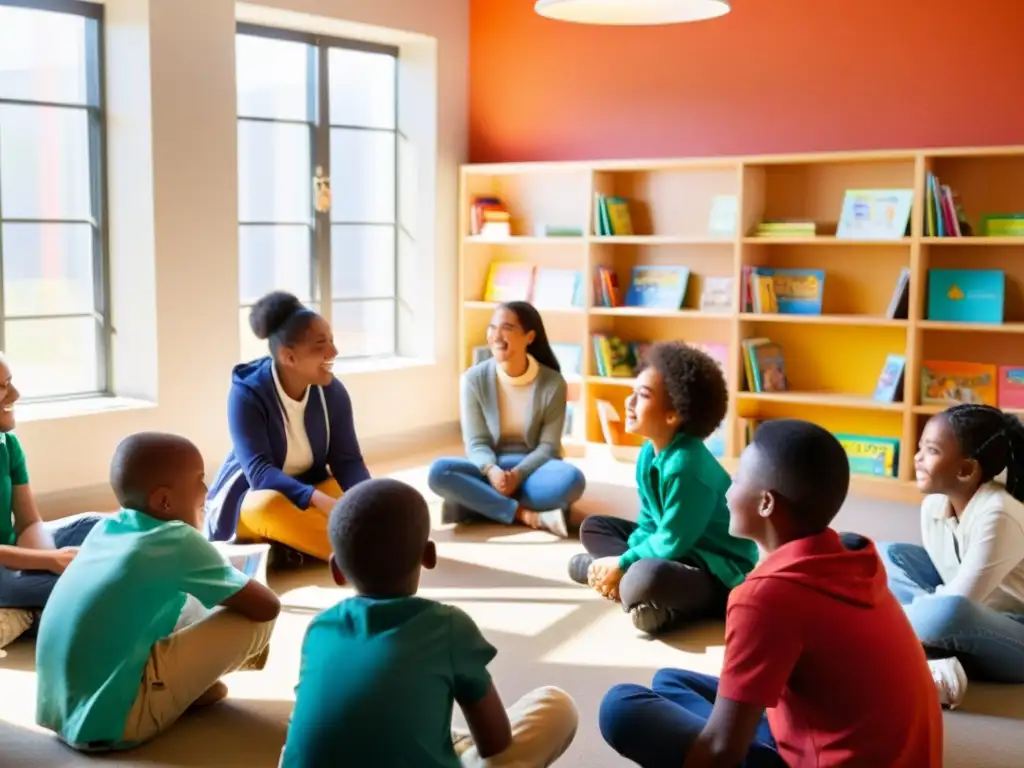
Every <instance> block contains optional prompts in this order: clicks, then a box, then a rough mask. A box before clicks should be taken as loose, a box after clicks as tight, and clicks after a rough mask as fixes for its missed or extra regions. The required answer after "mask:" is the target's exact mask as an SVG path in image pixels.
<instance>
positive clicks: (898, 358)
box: [873, 355, 907, 403]
mask: <svg viewBox="0 0 1024 768" xmlns="http://www.w3.org/2000/svg"><path fill="white" fill-rule="evenodd" d="M906 367H907V358H906V357H905V356H904V355H889V356H888V357H886V358H885V365H884V366H882V372H881V374H879V376H878V383H876V384H875V393H874V396H873V398H874V399H875V400H877V401H878V402H880V403H895V402H898V401H900V400H902V399H903V373H904V370H905V369H906Z"/></svg>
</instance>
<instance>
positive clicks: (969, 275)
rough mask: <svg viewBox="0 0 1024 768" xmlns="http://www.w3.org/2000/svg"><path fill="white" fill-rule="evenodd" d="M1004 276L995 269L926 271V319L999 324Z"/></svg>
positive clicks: (1001, 316)
mask: <svg viewBox="0 0 1024 768" xmlns="http://www.w3.org/2000/svg"><path fill="white" fill-rule="evenodd" d="M1005 291H1006V275H1005V274H1004V273H1003V271H1002V270H998V269H929V270H928V319H929V320H945V321H949V322H961V323H1001V322H1003V298H1004V295H1005Z"/></svg>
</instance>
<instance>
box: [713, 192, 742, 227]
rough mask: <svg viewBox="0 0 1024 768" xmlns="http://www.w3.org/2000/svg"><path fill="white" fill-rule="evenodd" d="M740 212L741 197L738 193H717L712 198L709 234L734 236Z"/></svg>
mask: <svg viewBox="0 0 1024 768" xmlns="http://www.w3.org/2000/svg"><path fill="white" fill-rule="evenodd" d="M738 214H739V198H738V197H737V196H736V195H715V196H714V197H713V198H711V216H710V218H709V220H708V234H709V235H711V236H712V237H734V236H735V235H736V221H737V218H738Z"/></svg>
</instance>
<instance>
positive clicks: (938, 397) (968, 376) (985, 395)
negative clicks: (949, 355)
mask: <svg viewBox="0 0 1024 768" xmlns="http://www.w3.org/2000/svg"><path fill="white" fill-rule="evenodd" d="M996 376H997V370H996V366H994V365H988V364H987V363H964V362H953V361H942V360H933V361H925V362H923V363H921V402H922V403H926V404H936V405H952V404H955V403H977V404H979V405H993V406H994V405H996V404H997V402H998V394H997V393H998V388H997V385H996Z"/></svg>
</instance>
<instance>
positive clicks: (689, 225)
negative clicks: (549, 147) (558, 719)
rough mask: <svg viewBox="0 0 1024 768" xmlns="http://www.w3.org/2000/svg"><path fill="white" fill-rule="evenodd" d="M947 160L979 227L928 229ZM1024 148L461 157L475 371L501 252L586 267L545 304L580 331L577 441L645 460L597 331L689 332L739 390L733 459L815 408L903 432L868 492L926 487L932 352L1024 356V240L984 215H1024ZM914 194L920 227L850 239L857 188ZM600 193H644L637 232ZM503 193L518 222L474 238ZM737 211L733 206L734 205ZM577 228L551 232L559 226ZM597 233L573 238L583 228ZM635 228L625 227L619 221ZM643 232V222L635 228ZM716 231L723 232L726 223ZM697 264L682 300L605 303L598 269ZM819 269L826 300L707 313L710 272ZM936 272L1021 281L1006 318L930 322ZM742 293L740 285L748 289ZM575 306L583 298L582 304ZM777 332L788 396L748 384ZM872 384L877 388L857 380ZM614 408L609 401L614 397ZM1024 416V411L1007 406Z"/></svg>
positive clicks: (556, 323)
mask: <svg viewBox="0 0 1024 768" xmlns="http://www.w3.org/2000/svg"><path fill="white" fill-rule="evenodd" d="M929 173H932V174H935V175H936V176H937V177H938V178H939V179H940V180H941V183H942V184H946V185H949V186H950V187H951V188H952V189H954V190H956V191H957V192H958V193H959V198H960V201H961V203H962V206H963V214H964V216H965V217H966V218H967V220H969V221H970V222H971V224H972V227H973V231H974V233H975V236H968V237H930V236H926V234H928V233H929V232H930V230H928V229H926V227H925V216H924V215H923V212H924V211H925V209H926V201H927V195H926V179H927V178H928V174H929ZM1021 178H1024V146H1020V147H985V148H972V147H966V148H948V149H941V148H940V149H931V148H929V149H919V150H914V149H909V150H898V151H879V152H839V153H813V154H802V155H779V156H752V157H723V158H697V159H685V158H682V159H664V160H635V161H631V160H599V161H593V162H566V163H516V164H508V165H505V164H488V165H468V166H465V167H463V169H462V178H461V192H460V194H461V199H460V233H461V238H460V262H459V264H460V266H459V275H460V277H459V307H460V320H461V321H460V324H459V352H460V354H459V366H460V368H459V370H460V372H461V371H462V370H464V369H465V368H467V367H469V364H470V362H471V360H472V354H473V349H474V347H476V346H479V345H481V344H483V343H484V339H485V335H486V328H487V323H488V321H489V317H490V316H489V313H490V312H491V311H493V309H494V308H495V306H496V304H495V303H494V302H486V301H482V300H481V299H482V298H483V297H484V296H485V295H486V294H485V292H484V285H485V282H486V279H487V275H488V270H489V267H490V264H492V263H494V262H495V261H519V262H524V263H526V264H529V265H533V266H534V267H536V268H538V269H540V268H550V269H563V270H564V269H571V270H577V271H579V272H580V273H581V275H582V277H583V285H582V287H583V288H584V291H583V294H584V300H583V306H582V307H579V306H572V307H570V306H567V307H565V308H563V309H559V308H540V311H541V314H542V316H543V317H544V320H545V325H546V327H547V330H548V336H549V337H550V338H551V340H552V341H553V342H556V343H566V344H573V345H578V346H579V348H580V368H579V371H580V372H581V373H582V375H578V374H575V373H573V372H569V375H567V380H569V381H570V382H572V386H570V389H569V391H570V397H571V398H578V399H576V400H575V401H574V415H573V418H572V422H573V432H572V434H571V435H567V437H566V445H567V446H570V447H571V448H572V450H573V451H585V452H587V453H589V452H592V451H598V452H600V453H601V454H602V455H609V456H611V457H613V458H614V459H617V460H621V461H633V460H635V458H636V455H637V452H638V446H639V442H638V441H637V440H635V439H634V438H632V437H631V436H626V437H625V438H624V439H623V443H624V444H622V445H607V444H605V443H604V438H603V433H602V429H601V423H600V419H599V418H598V402H599V401H607V402H608V403H610V404H611V405H613V406H614V407H616V408H617V409H618V410H619V412H620V414H621V411H622V401H623V399H624V397H625V396H626V394H627V393H628V388H629V387H632V386H634V383H635V380H634V379H633V378H632V377H609V376H598V375H591V374H596V373H597V372H598V366H597V359H596V355H595V351H594V344H593V341H592V337H593V336H594V335H595V334H606V335H609V336H616V337H618V338H619V339H621V340H622V341H624V342H635V343H638V344H639V343H644V342H652V341H658V340H668V339H681V340H684V341H686V342H689V343H700V344H706V345H716V346H717V347H718V348H719V349H721V350H724V354H725V361H724V368H725V373H726V381H727V383H728V386H729V390H730V398H729V399H730V402H729V412H728V416H727V419H726V422H725V423H724V430H723V431H724V443H725V446H724V451H723V452H722V453H723V456H722V462H723V465H725V466H726V467H732V466H734V465H735V461H736V458H737V457H738V456H739V453H740V452H741V451H742V448H743V445H744V442H745V436H744V426H743V425H744V422H745V420H747V419H753V420H758V421H759V420H763V419H771V418H782V417H797V418H805V419H809V420H811V421H815V422H817V423H819V424H822V425H823V426H825V427H826V428H827V429H830V430H832V431H833V432H836V433H846V434H856V435H866V436H878V437H889V438H896V439H898V440H899V441H900V461H899V467H898V471H897V473H896V477H888V478H879V477H870V476H861V475H855V476H854V477H853V478H852V479H851V487H852V488H853V490H854V491H855V492H858V493H863V494H867V495H872V496H877V497H884V498H891V499H904V500H908V501H910V500H917V499H919V498H920V496H919V493H918V491H917V489H916V486H915V484H914V469H913V456H914V451H915V447H916V445H917V441H918V439H919V437H920V433H921V429H923V425H924V423H925V422H926V421H927V418H926V417H927V416H929V415H931V414H934V413H938V412H939V411H941V410H943V406H937V405H930V404H928V405H925V404H921V403H920V393H921V366H922V363H923V362H924V361H957V360H960V361H969V362H978V363H988V364H990V365H1013V366H1020V367H1022V368H1024V344H1022V343H1021V341H1022V339H1021V338H1019V337H1020V336H1021V335H1024V237H1021V238H1017V237H986V236H978V235H979V234H980V233H982V232H983V230H982V229H981V217H982V216H984V215H985V214H991V213H1000V214H1010V213H1014V212H1017V213H1024V186H1021V184H1020V179H1021ZM887 188H888V189H892V188H896V189H905V190H913V207H912V213H911V224H910V228H909V235H908V236H906V237H903V238H900V239H896V240H874V239H872V240H863V239H850V238H840V237H836V236H835V234H834V233H835V232H836V231H837V229H836V222H837V221H838V220H839V218H840V213H841V210H842V206H843V198H844V195H845V193H846V191H847V190H851V189H887ZM598 195H604V196H610V197H622V198H626V199H628V200H629V213H630V217H631V220H632V231H633V233H634V234H630V235H619V236H607V235H599V234H597V233H598V232H599V231H606V230H604V229H603V228H600V227H599V226H598V224H599V222H598V212H597V211H596V210H595V209H596V207H597V206H596V205H595V198H596V197H597V196H598ZM480 196H484V197H490V196H494V197H499V198H500V199H501V201H502V202H503V204H504V205H505V208H506V209H507V212H508V214H509V218H510V224H509V230H510V232H511V236H509V237H505V238H495V237H474V236H472V235H471V232H472V231H473V230H472V228H471V220H472V218H471V208H472V201H473V200H474V199H475V198H477V197H480ZM725 197H732V198H735V208H736V215H735V221H734V224H735V227H734V234H729V233H728V232H726V231H724V230H723V229H721V228H720V227H716V228H715V229H714V230H712V229H711V222H712V220H714V221H716V222H718V223H719V224H720V223H721V217H722V213H721V210H720V208H719V204H720V203H721V201H722V199H723V198H725ZM726 218H728V214H726ZM772 219H775V220H779V219H790V220H796V221H813V222H815V224H816V227H817V234H816V235H814V236H812V237H793V236H786V237H756V236H753V234H754V233H755V232H756V231H757V229H758V224H759V223H761V222H763V221H767V220H772ZM567 230H568V233H567V234H568V235H570V236H554V235H549V236H545V237H538V236H537V235H540V234H543V233H544V232H545V231H548V232H558V233H559V234H560V235H561V234H563V233H566V232H567ZM573 230H575V231H579V232H582V233H584V234H583V236H572V231H573ZM615 231H621V230H615ZM627 231H629V230H627ZM712 232H715V233H716V234H715V235H713V234H711V233H712ZM638 266H640V267H642V266H647V267H670V266H685V267H686V268H688V269H689V271H690V276H689V282H688V285H687V291H686V295H685V297H684V299H683V301H682V302H681V309H679V310H663V309H646V308H639V307H607V306H602V301H601V300H600V297H601V294H600V290H595V288H596V286H594V285H593V279H592V278H593V277H594V276H595V274H596V273H597V271H598V268H599V267H603V268H605V269H606V270H610V273H611V275H613V276H614V278H615V279H616V280H617V281H618V286H619V288H618V290H619V291H620V292H621V293H622V294H623V295H624V294H625V292H626V289H627V288H628V286H629V283H630V280H631V276H632V272H633V269H634V268H635V267H638ZM754 267H762V268H767V269H820V270H824V271H825V274H826V280H825V286H826V287H825V292H824V296H823V301H822V307H821V311H822V313H821V314H818V315H792V314H761V313H747V312H739V311H738V306H737V305H735V304H734V307H733V308H732V309H731V310H728V309H726V310H724V311H718V312H712V311H703V310H702V309H701V306H702V295H703V294H704V291H705V288H706V287H707V286H708V285H709V280H711V279H721V278H731V279H732V280H733V281H734V287H735V294H734V297H736V298H738V294H739V282H740V280H741V278H742V276H743V274H744V273H745V272H744V271H745V270H746V269H748V268H754ZM931 269H979V270H982V269H998V270H1002V271H1003V272H1004V274H1005V277H1006V294H1005V302H1004V303H1005V311H1004V315H1005V320H1006V322H1004V323H1002V324H988V323H962V322H948V321H936V320H928V319H927V317H928V291H927V287H928V275H929V270H931ZM905 270H907V271H909V275H910V288H909V291H908V302H907V303H908V305H909V306H908V307H907V309H908V311H907V313H906V314H905V315H903V317H906V318H908V319H894V318H891V317H889V312H888V310H889V304H890V299H891V297H892V294H893V290H894V287H895V286H896V284H897V282H898V280H899V278H900V275H901V273H902V272H904V271H905ZM734 300H735V299H734ZM567 303H568V302H567ZM758 337H764V338H769V339H771V341H773V342H775V343H777V344H779V346H781V348H782V349H783V350H784V353H785V365H786V376H787V379H788V385H789V386H788V389H789V391H786V392H749V391H746V382H745V378H746V377H745V372H744V365H743V362H742V360H743V355H742V349H741V342H742V341H743V340H744V339H748V338H758ZM889 355H902V356H904V357H905V359H906V370H905V381H904V393H905V394H904V397H903V398H902V401H901V402H886V401H878V400H874V399H873V398H872V396H871V394H870V393H872V392H873V391H874V389H875V384H876V382H877V381H878V377H879V374H880V373H881V370H882V367H883V365H884V363H885V361H886V360H887V358H888V356H889ZM855 393H864V394H855ZM602 407H603V406H602ZM1008 412H1010V413H1015V414H1017V415H1021V416H1024V409H1021V410H1019V411H1018V410H1008Z"/></svg>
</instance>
